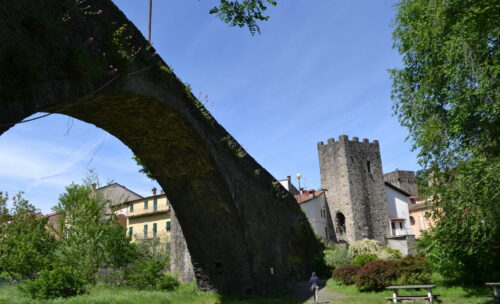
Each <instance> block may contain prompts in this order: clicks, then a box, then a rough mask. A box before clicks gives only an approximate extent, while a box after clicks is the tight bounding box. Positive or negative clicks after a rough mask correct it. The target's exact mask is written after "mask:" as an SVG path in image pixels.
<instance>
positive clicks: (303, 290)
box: [293, 281, 344, 304]
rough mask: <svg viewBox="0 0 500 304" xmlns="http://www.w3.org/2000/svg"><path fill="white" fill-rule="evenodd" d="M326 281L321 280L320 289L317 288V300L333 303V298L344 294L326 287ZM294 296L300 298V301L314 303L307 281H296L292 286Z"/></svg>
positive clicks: (323, 302) (323, 303) (322, 303)
mask: <svg viewBox="0 0 500 304" xmlns="http://www.w3.org/2000/svg"><path fill="white" fill-rule="evenodd" d="M325 284H326V281H321V286H322V287H321V289H320V290H319V302H318V303H321V304H326V303H332V304H334V303H335V302H336V301H335V299H338V298H341V297H344V295H341V294H338V293H334V292H332V291H330V290H329V289H328V288H326V285H325ZM293 290H294V297H295V298H297V299H299V300H301V301H302V303H314V299H313V295H312V292H311V290H310V289H309V283H308V282H299V283H296V284H295V286H294V288H293Z"/></svg>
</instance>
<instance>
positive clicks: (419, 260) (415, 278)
mask: <svg viewBox="0 0 500 304" xmlns="http://www.w3.org/2000/svg"><path fill="white" fill-rule="evenodd" d="M397 267H398V284H402V285H407V284H426V283H429V281H430V277H431V269H430V266H429V264H428V263H427V260H426V259H425V257H423V256H413V255H407V256H406V257H404V258H402V259H401V260H399V261H398V262H397Z"/></svg>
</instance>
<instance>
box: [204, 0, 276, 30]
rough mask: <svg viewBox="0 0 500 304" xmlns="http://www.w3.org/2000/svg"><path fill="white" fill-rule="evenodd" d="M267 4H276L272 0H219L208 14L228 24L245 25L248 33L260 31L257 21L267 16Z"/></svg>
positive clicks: (264, 19)
mask: <svg viewBox="0 0 500 304" xmlns="http://www.w3.org/2000/svg"><path fill="white" fill-rule="evenodd" d="M266 4H268V5H276V4H277V2H276V1H273V0H265V1H263V0H242V1H239V0H233V1H228V0H220V4H219V5H218V6H215V7H214V8H212V9H211V10H210V14H215V15H217V16H218V17H219V18H220V19H221V20H222V21H224V22H225V23H227V24H229V25H230V26H238V27H244V26H247V27H248V29H249V30H250V33H252V35H253V34H255V33H260V28H259V25H258V24H257V21H267V20H268V19H269V16H264V11H266V9H267V6H266Z"/></svg>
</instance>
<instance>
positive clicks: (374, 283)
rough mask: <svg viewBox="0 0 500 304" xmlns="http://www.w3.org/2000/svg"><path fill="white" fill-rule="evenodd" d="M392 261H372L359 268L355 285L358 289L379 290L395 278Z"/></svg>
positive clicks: (394, 265)
mask: <svg viewBox="0 0 500 304" xmlns="http://www.w3.org/2000/svg"><path fill="white" fill-rule="evenodd" d="M397 275H398V272H397V267H396V262H394V261H373V262H370V263H368V264H366V265H365V266H363V267H362V268H361V270H360V271H359V272H358V274H357V276H356V286H357V287H358V289H359V290H360V291H380V290H383V289H384V288H385V287H387V286H389V285H390V284H391V283H392V282H393V281H395V280H396V279H397Z"/></svg>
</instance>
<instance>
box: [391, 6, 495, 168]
mask: <svg viewBox="0 0 500 304" xmlns="http://www.w3.org/2000/svg"><path fill="white" fill-rule="evenodd" d="M499 20H500V11H499V8H498V5H497V4H496V3H495V2H494V1H483V0H469V1H454V0H443V1H433V2H429V1H426V0H401V1H399V5H398V6H397V15H396V20H395V30H394V34H393V35H394V40H395V47H396V48H397V49H398V50H399V52H400V53H401V54H402V55H403V63H404V67H403V68H401V69H395V70H392V71H391V73H392V78H393V81H394V84H393V92H392V93H393V99H394V101H395V103H394V111H395V114H396V115H397V116H398V118H399V120H400V122H401V124H402V125H403V126H405V127H407V128H408V130H409V132H410V136H411V138H412V140H413V142H414V147H415V148H418V149H419V150H420V154H419V155H420V158H421V161H422V162H423V163H428V162H429V161H432V162H436V163H437V164H439V165H446V166H449V165H454V164H456V161H457V160H460V159H463V158H464V157H468V156H470V153H471V152H481V153H487V154H489V155H495V154H497V153H498V152H499V141H498V139H499V138H500V122H499V119H500V98H499V86H498V76H499V75H498V73H499V70H498V64H499V63H498V52H499V50H500V48H499V38H498V37H500V24H499V23H500V21H499ZM440 167H442V166H440Z"/></svg>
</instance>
